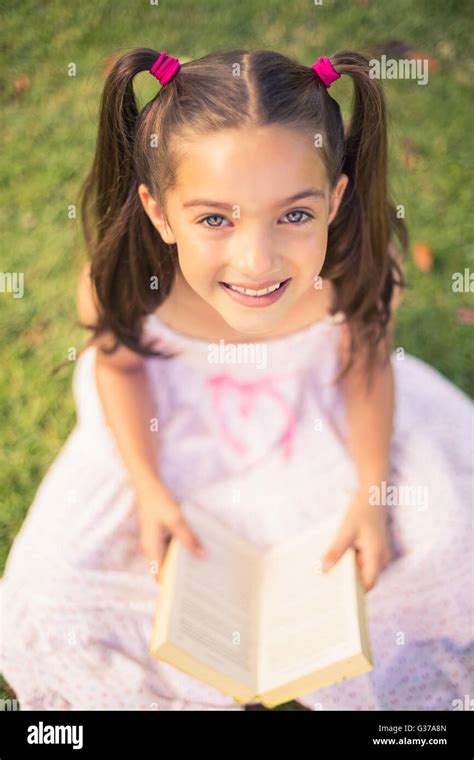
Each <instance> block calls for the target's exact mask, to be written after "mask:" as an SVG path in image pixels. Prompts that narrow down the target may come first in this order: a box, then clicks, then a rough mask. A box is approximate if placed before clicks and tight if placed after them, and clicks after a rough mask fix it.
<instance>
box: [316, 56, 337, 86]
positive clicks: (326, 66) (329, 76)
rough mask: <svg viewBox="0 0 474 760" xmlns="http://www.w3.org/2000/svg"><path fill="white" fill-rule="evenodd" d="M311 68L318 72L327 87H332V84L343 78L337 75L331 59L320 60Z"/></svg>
mask: <svg viewBox="0 0 474 760" xmlns="http://www.w3.org/2000/svg"><path fill="white" fill-rule="evenodd" d="M311 68H312V69H313V70H314V71H315V72H316V74H317V75H318V77H319V78H320V80H321V82H322V83H323V84H324V86H325V87H330V86H331V83H332V82H335V81H336V79H339V77H340V76H341V75H340V74H338V73H337V71H336V70H335V68H334V66H333V65H332V63H331V61H330V60H329V58H325V57H323V58H318V60H317V61H315V62H314V63H313V64H312V65H311Z"/></svg>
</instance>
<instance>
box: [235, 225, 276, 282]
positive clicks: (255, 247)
mask: <svg viewBox="0 0 474 760" xmlns="http://www.w3.org/2000/svg"><path fill="white" fill-rule="evenodd" d="M236 244H237V246H238V252H237V253H236V255H235V256H234V257H233V261H232V264H233V268H234V269H235V271H236V272H239V273H240V275H241V276H242V279H248V280H251V281H252V282H255V283H258V282H263V281H264V280H271V279H272V278H273V277H278V276H279V275H280V274H281V265H280V259H281V257H280V255H279V254H278V252H277V248H276V245H275V241H274V240H273V239H272V236H271V234H270V233H269V231H268V228H267V229H266V230H253V232H248V233H247V234H245V235H243V236H242V237H241V238H240V240H238V241H236Z"/></svg>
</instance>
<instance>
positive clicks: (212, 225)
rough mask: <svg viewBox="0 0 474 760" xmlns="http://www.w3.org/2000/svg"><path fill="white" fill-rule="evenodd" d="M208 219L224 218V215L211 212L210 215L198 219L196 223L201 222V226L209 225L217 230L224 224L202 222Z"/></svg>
mask: <svg viewBox="0 0 474 760" xmlns="http://www.w3.org/2000/svg"><path fill="white" fill-rule="evenodd" d="M208 219H224V220H225V217H224V216H222V215H221V214H212V215H211V216H205V217H204V219H200V220H199V222H198V224H202V226H203V227H209V228H211V229H215V230H219V229H221V228H222V227H223V226H224V225H222V224H203V222H207V220H208Z"/></svg>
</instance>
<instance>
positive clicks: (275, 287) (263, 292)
mask: <svg viewBox="0 0 474 760" xmlns="http://www.w3.org/2000/svg"><path fill="white" fill-rule="evenodd" d="M280 285H281V282H279V283H278V284H277V285H271V287H269V288H263V290H251V289H250V288H238V287H237V285H229V286H228V287H229V288H231V290H236V291H237V293H244V294H245V295H247V296H265V295H266V294H267V293H273V291H274V290H278V288H279V287H280Z"/></svg>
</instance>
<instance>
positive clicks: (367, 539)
mask: <svg viewBox="0 0 474 760" xmlns="http://www.w3.org/2000/svg"><path fill="white" fill-rule="evenodd" d="M398 290H399V289H398V288H395V290H394V297H393V300H392V314H393V311H394V310H395V308H396V307H397V306H398V304H399V300H400V294H399V292H398ZM392 330H393V318H392V319H391V320H390V323H389V325H388V336H389V338H391V336H392ZM348 345H349V338H348V332H347V329H346V332H345V333H344V332H343V339H342V341H341V358H342V359H343V360H344V361H345V359H346V357H347V351H348ZM384 354H385V347H384V346H379V357H380V359H382V358H383V357H384ZM387 358H388V357H387ZM341 382H342V387H343V398H344V401H345V404H346V414H347V420H348V428H349V432H348V447H349V450H350V452H351V455H352V457H353V460H354V463H355V466H356V470H357V474H358V488H357V491H356V493H355V494H354V496H353V498H352V501H351V502H350V504H349V507H348V509H347V512H346V514H345V516H344V520H343V521H342V524H341V526H340V528H339V530H338V532H337V534H336V536H335V538H334V540H333V542H332V544H331V546H330V547H329V549H328V551H327V552H326V554H325V556H324V561H323V570H324V571H325V572H326V571H327V570H329V569H330V567H331V566H332V565H333V564H334V563H335V562H337V560H338V559H339V558H340V557H341V556H342V555H343V554H344V552H345V551H346V549H347V548H349V546H354V548H355V549H356V552H357V559H358V565H359V569H360V571H361V577H362V582H363V584H364V587H365V590H366V591H369V590H370V589H371V588H372V587H373V586H374V585H375V582H376V580H377V577H378V575H379V573H380V572H381V571H382V569H383V568H384V567H385V566H386V565H387V564H388V563H389V561H390V560H391V558H392V553H391V549H390V546H389V537H388V532H387V524H386V512H385V505H383V504H380V505H379V504H372V503H370V501H369V488H370V486H372V485H380V483H381V482H382V481H383V480H385V481H388V479H389V477H390V442H391V437H392V432H393V415H394V408H395V392H394V391H395V389H394V377H393V368H392V365H391V362H390V360H389V359H388V361H386V362H385V363H383V362H382V361H380V362H379V364H378V366H377V368H376V370H375V371H374V376H373V381H372V387H371V389H370V390H369V391H367V388H366V384H365V377H364V361H363V358H362V357H356V359H355V361H354V365H353V367H351V369H350V370H349V372H348V374H347V375H346V377H345V378H344V379H343V380H342V381H341Z"/></svg>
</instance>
